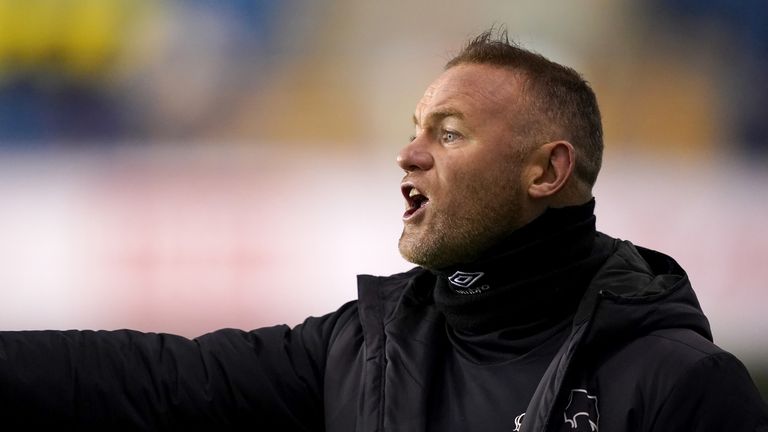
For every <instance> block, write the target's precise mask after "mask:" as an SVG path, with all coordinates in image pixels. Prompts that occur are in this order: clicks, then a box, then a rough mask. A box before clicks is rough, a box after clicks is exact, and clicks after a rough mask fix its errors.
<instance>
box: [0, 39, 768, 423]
mask: <svg viewBox="0 0 768 432" xmlns="http://www.w3.org/2000/svg"><path fill="white" fill-rule="evenodd" d="M413 120H414V124H415V132H416V133H415V135H414V136H413V137H412V140H411V142H410V143H409V144H407V145H406V146H405V147H404V148H403V149H402V150H401V151H400V154H399V156H398V163H399V164H400V166H401V167H402V168H403V170H404V171H405V176H404V178H403V181H402V184H401V189H402V193H403V195H404V197H405V200H406V211H405V214H404V215H403V223H404V229H403V234H402V237H401V238H400V243H399V246H400V251H401V253H402V255H403V256H404V257H406V258H407V259H409V260H410V261H412V262H414V263H416V264H419V266H420V267H417V268H415V269H413V270H411V271H409V272H407V273H403V274H399V275H394V276H390V277H372V276H361V277H359V300H358V301H356V302H350V303H348V304H346V305H344V306H342V307H341V308H340V309H339V310H338V311H336V312H334V313H332V314H329V315H326V316H324V317H321V318H309V319H308V320H306V321H305V322H304V323H303V324H301V325H299V326H297V327H296V328H294V329H293V330H291V329H289V328H287V327H285V326H279V327H273V328H264V329H259V330H255V331H252V332H241V331H236V330H221V331H218V332H215V333H211V334H208V335H205V336H202V337H200V338H198V339H196V340H194V341H190V340H187V339H184V338H180V337H176V336H171V335H155V334H140V333H136V332H130V331H120V332H6V333H0V400H1V401H2V403H1V404H0V417H1V418H2V419H1V420H2V421H3V424H5V425H9V426H17V427H18V426H23V427H25V428H32V427H35V426H56V427H57V428H65V429H67V428H74V429H98V428H118V429H148V430H156V429H182V428H185V429H216V430H221V429H257V430H259V429H260V430H296V431H322V430H325V431H329V432H331V431H446V430H447V431H527V432H533V431H536V432H544V431H550V432H551V431H597V430H603V431H638V432H639V431H723V430H727V431H768V414H766V406H765V404H764V403H763V402H762V401H761V400H760V397H759V395H758V394H757V391H756V389H755V388H754V385H753V384H752V382H751V380H750V377H749V376H748V374H747V372H746V371H745V369H744V367H743V366H742V365H741V363H740V362H739V361H738V360H737V359H735V358H734V357H733V356H732V355H730V354H728V353H726V352H724V351H722V350H721V349H719V348H717V347H716V346H715V345H713V344H712V342H711V341H710V339H711V335H710V331H709V327H708V324H707V321H706V319H705V318H704V316H703V314H702V313H701V311H700V309H699V307H698V302H697V301H696V298H695V295H694V294H693V291H692V290H691V287H690V284H689V282H688V279H687V277H686V275H685V273H684V272H683V270H682V269H681V268H680V267H679V266H678V265H677V264H676V263H675V262H674V261H673V260H672V259H671V258H669V257H667V256H665V255H662V254H660V253H658V252H654V251H650V250H647V249H642V248H638V247H634V246H633V245H631V244H630V243H628V242H623V241H619V240H616V239H613V238H611V237H608V236H606V235H603V234H600V233H597V232H596V231H595V218H594V215H593V209H594V201H593V199H592V193H591V190H592V186H593V184H594V183H595V180H596V178H597V174H598V171H599V168H600V161H601V153H602V131H601V125H600V115H599V111H598V108H597V103H596V100H595V97H594V94H593V93H592V91H591V89H590V88H589V86H588V85H587V84H586V82H584V81H583V79H582V78H581V77H580V76H579V75H578V74H577V73H575V72H574V71H573V70H571V69H569V68H566V67H563V66H560V65H558V64H555V63H552V62H550V61H548V60H546V59H544V58H543V57H541V56H538V55H536V54H533V53H530V52H528V51H525V50H523V49H521V48H518V47H516V46H514V45H512V44H510V43H509V42H508V41H507V38H506V35H504V34H501V35H499V36H498V37H496V36H494V35H493V34H492V32H486V33H483V34H482V35H480V36H479V37H477V38H476V39H474V40H473V41H471V42H470V43H469V44H468V46H467V47H466V48H465V49H464V50H463V51H462V52H461V53H460V54H459V55H458V56H457V57H455V58H454V59H453V60H451V61H450V62H449V63H448V65H447V67H446V70H445V72H444V73H443V74H442V75H440V77H438V78H437V80H436V81H435V82H434V83H433V84H432V85H431V86H430V87H429V88H428V89H427V91H426V93H425V94H424V96H423V97H422V99H421V100H420V101H419V103H418V105H417V107H416V111H415V113H414V119H413Z"/></svg>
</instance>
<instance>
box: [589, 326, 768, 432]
mask: <svg viewBox="0 0 768 432" xmlns="http://www.w3.org/2000/svg"><path fill="white" fill-rule="evenodd" d="M603 354H604V357H603V361H602V362H600V363H599V365H598V366H597V370H596V371H595V378H596V380H597V383H598V387H599V388H600V393H601V394H602V396H603V397H602V398H601V401H602V404H603V408H605V411H606V412H605V414H608V413H611V412H612V413H614V414H615V413H623V414H622V415H620V416H619V417H621V418H624V419H628V418H631V417H633V416H634V418H635V421H637V422H639V423H642V424H643V426H644V427H643V428H641V429H640V430H691V431H693V430H702V431H704V430H707V431H709V430H738V431H742V430H744V431H746V430H749V431H752V430H755V429H752V428H753V427H754V426H755V425H758V424H763V423H760V422H766V423H765V424H768V417H767V416H768V414H766V406H765V403H764V402H763V401H762V398H761V397H760V395H759V393H758V391H757V389H756V388H755V386H754V384H753V382H752V379H751V377H750V376H749V373H748V372H747V370H746V368H745V367H744V365H743V364H742V363H741V362H740V361H739V360H738V359H737V358H736V357H735V356H733V355H732V354H731V353H729V352H727V351H725V350H723V349H721V348H719V347H718V346H716V345H715V344H713V343H712V342H711V341H709V340H708V339H707V338H705V337H704V336H702V335H701V334H699V333H697V332H695V331H691V330H688V329H664V330H658V331H655V332H651V333H648V334H647V335H645V336H642V337H639V338H637V339H635V340H633V341H631V342H629V343H627V344H626V345H624V346H622V347H620V348H618V349H615V350H614V351H613V352H611V353H603ZM731 416H733V417H731ZM606 422H610V420H609V419H606ZM705 422H706V423H707V424H708V425H709V426H706V427H705V426H704V425H703V423H705ZM715 424H721V425H722V427H723V428H724V429H722V428H720V429H718V428H715V429H710V428H709V427H710V426H713V425H715ZM693 425H697V426H696V427H693ZM698 425H701V427H702V429H699V428H698V427H699V426H698Z"/></svg>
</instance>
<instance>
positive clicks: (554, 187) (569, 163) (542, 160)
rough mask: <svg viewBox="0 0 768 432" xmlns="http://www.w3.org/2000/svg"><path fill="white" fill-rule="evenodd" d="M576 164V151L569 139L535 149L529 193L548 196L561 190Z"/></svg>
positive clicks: (541, 196) (543, 196) (536, 196)
mask: <svg viewBox="0 0 768 432" xmlns="http://www.w3.org/2000/svg"><path fill="white" fill-rule="evenodd" d="M575 166H576V151H575V150H574V149H573V145H572V144H571V143H569V142H568V141H553V142H550V143H547V144H544V145H542V146H541V147H539V148H538V149H536V150H534V155H533V159H532V160H531V168H533V169H532V170H531V171H530V173H531V177H530V182H529V184H528V195H530V197H531V198H533V199H541V198H547V197H550V196H552V195H554V194H556V193H557V192H558V191H560V190H561V189H562V188H563V187H564V186H565V184H566V183H567V182H568V179H570V178H571V174H572V173H573V170H574V168H575Z"/></svg>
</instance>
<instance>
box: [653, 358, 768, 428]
mask: <svg viewBox="0 0 768 432" xmlns="http://www.w3.org/2000/svg"><path fill="white" fill-rule="evenodd" d="M653 430H654V431H659V432H661V431H691V432H716V431H718V432H719V431H730V432H768V406H766V404H765V402H764V401H763V400H762V398H761V397H760V394H759V393H758V391H757V389H756V388H755V385H754V384H753V382H752V379H751V377H750V376H749V373H748V372H747V370H746V368H745V367H744V365H743V364H742V363H741V362H740V361H739V360H738V359H736V357H734V356H733V355H731V354H729V353H727V352H720V353H717V354H712V355H709V356H707V357H704V358H702V359H701V360H699V361H698V362H697V363H696V364H694V365H693V366H691V368H690V369H689V370H688V371H687V372H686V373H685V374H684V375H683V376H682V377H681V379H680V380H679V382H678V383H676V384H675V385H674V387H673V389H672V391H671V392H670V394H669V396H668V397H667V399H666V401H665V402H664V404H663V406H662V408H661V411H660V413H659V416H658V417H657V420H656V421H655V422H654V427H653Z"/></svg>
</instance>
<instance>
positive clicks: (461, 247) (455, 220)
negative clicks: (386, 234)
mask: <svg viewBox="0 0 768 432" xmlns="http://www.w3.org/2000/svg"><path fill="white" fill-rule="evenodd" d="M496 188H497V189H498V188H499V187H498V185H497V186H496ZM477 189H478V190H472V191H468V193H466V194H464V195H465V196H467V197H473V196H474V197H478V196H491V197H492V198H495V199H496V201H491V202H480V201H477V199H476V198H475V199H474V200H469V199H467V200H456V201H457V202H464V203H467V202H471V203H472V206H470V207H466V208H457V206H455V205H454V206H452V207H451V208H450V209H441V208H435V207H431V208H429V209H428V211H430V212H434V214H432V215H431V219H432V220H430V221H426V220H425V221H422V222H421V223H422V224H423V225H422V226H412V227H408V226H406V227H404V228H403V232H402V234H401V236H400V241H399V243H398V247H399V249H400V254H401V255H402V256H403V258H405V259H406V260H408V261H410V262H412V263H414V264H417V265H420V266H422V267H425V268H428V269H440V268H444V267H448V266H451V265H455V264H460V263H465V262H471V261H473V260H475V259H477V258H478V257H479V256H480V255H481V254H482V253H483V252H485V251H486V250H487V249H488V248H490V247H491V246H493V245H494V244H495V243H497V242H498V241H499V240H501V239H502V238H503V237H505V236H507V235H509V234H511V233H512V231H514V230H515V229H517V228H519V227H520V226H521V225H522V223H521V199H522V198H521V196H520V191H519V188H512V190H510V189H507V190H506V191H504V192H505V193H504V194H503V195H502V194H498V195H496V194H490V193H489V191H488V190H479V189H481V188H477Z"/></svg>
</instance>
